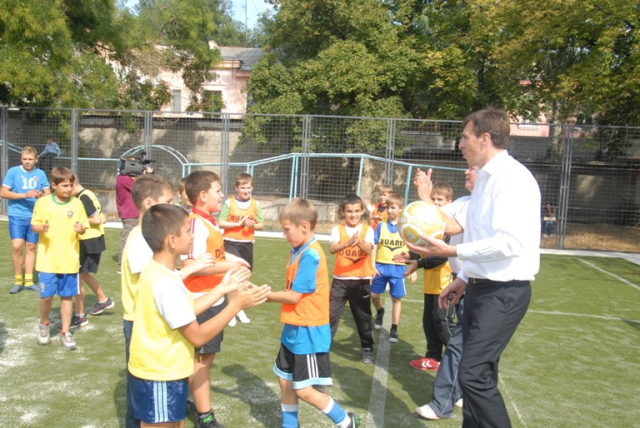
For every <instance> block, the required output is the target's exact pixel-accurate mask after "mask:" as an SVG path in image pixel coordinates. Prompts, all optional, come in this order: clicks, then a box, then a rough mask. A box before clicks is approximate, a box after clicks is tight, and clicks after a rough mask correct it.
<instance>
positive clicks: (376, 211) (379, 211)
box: [369, 184, 393, 230]
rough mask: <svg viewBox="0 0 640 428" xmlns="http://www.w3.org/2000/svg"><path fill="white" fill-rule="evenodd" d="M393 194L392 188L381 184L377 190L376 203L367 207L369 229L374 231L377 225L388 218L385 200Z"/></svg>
mask: <svg viewBox="0 0 640 428" xmlns="http://www.w3.org/2000/svg"><path fill="white" fill-rule="evenodd" d="M392 193H393V187H391V186H389V185H388V184H383V185H381V186H380V188H379V194H378V203H377V204H374V205H372V206H370V207H369V210H370V211H371V216H370V220H371V228H372V229H373V230H376V228H377V227H378V224H380V222H381V221H384V220H386V219H388V218H389V214H388V213H387V198H388V197H389V195H390V194H392Z"/></svg>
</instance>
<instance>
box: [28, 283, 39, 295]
mask: <svg viewBox="0 0 640 428" xmlns="http://www.w3.org/2000/svg"><path fill="white" fill-rule="evenodd" d="M24 289H25V290H31V291H37V292H38V293H39V292H40V286H38V285H36V284H31V285H25V286H24Z"/></svg>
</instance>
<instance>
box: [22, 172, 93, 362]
mask: <svg viewBox="0 0 640 428" xmlns="http://www.w3.org/2000/svg"><path fill="white" fill-rule="evenodd" d="M73 177H74V176H73V172H71V170H70V169H69V168H53V170H52V171H51V187H52V188H53V194H52V195H50V196H44V197H41V198H40V199H38V202H36V206H35V207H34V209H33V218H32V219H31V227H32V228H33V231H34V232H35V233H39V234H40V239H39V240H38V255H37V261H36V269H37V270H38V272H40V273H39V279H40V327H39V331H38V336H37V338H36V340H37V342H38V344H40V345H48V344H49V343H51V337H50V335H49V328H50V326H51V321H50V319H49V315H50V313H51V304H52V302H53V296H54V294H58V295H59V296H60V320H61V321H62V327H61V330H60V344H62V346H63V347H64V348H65V349H67V350H69V351H73V350H74V349H76V342H75V341H74V340H73V336H72V335H71V332H70V331H69V326H70V325H71V314H72V312H73V302H72V299H73V297H74V296H76V295H77V294H78V288H79V285H78V271H79V269H80V240H79V239H78V235H82V234H83V233H85V230H86V229H87V228H88V227H89V220H88V219H87V214H86V213H85V211H84V207H83V206H82V202H80V200H79V199H76V198H74V197H73V196H71V194H72V193H73Z"/></svg>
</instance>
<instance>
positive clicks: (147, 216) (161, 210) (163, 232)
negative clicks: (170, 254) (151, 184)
mask: <svg viewBox="0 0 640 428" xmlns="http://www.w3.org/2000/svg"><path fill="white" fill-rule="evenodd" d="M188 217H189V214H188V213H187V212H186V211H185V210H184V209H182V208H180V207H179V206H177V205H173V204H158V205H154V206H152V207H150V208H149V209H148V210H147V212H145V213H144V215H143V216H142V236H143V237H144V240H145V241H147V244H148V245H149V248H151V250H153V252H154V253H155V252H158V251H160V250H162V249H163V248H164V240H165V238H166V237H167V236H169V235H176V236H180V232H181V229H182V226H184V221H185V219H187V218H188Z"/></svg>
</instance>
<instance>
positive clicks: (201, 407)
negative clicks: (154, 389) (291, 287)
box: [182, 171, 249, 428]
mask: <svg viewBox="0 0 640 428" xmlns="http://www.w3.org/2000/svg"><path fill="white" fill-rule="evenodd" d="M185 190H186V192H187V196H188V197H189V201H191V204H192V205H193V208H192V209H191V213H190V214H189V219H190V221H191V231H192V232H193V236H194V239H193V242H192V244H191V249H190V250H189V251H188V254H187V255H186V256H183V257H182V266H184V267H188V266H189V265H190V264H191V263H193V261H194V258H196V257H199V256H201V255H203V254H207V253H209V254H210V255H211V256H213V258H214V259H215V266H211V267H208V268H206V269H203V270H202V271H200V272H198V274H196V275H193V276H191V277H189V278H187V279H185V282H184V284H185V286H186V287H187V290H189V291H190V292H192V293H194V297H196V298H197V297H199V296H201V295H203V294H204V293H207V292H209V291H210V290H213V289H214V288H215V287H217V286H218V285H219V284H220V283H221V281H222V278H223V277H224V274H225V272H228V271H230V270H232V269H234V268H237V267H240V266H244V267H246V268H248V267H249V264H248V263H247V262H245V261H244V260H242V259H241V258H239V257H235V256H233V255H231V254H229V255H226V254H225V251H224V243H223V240H222V234H221V233H220V229H219V228H218V225H217V223H216V221H215V219H214V218H213V217H212V215H213V214H215V213H218V212H220V207H221V204H222V197H223V194H222V187H221V184H220V177H219V176H218V175H217V174H216V173H215V172H211V171H195V172H192V173H191V174H189V176H188V177H187V180H186V181H185ZM224 307H225V299H224V295H221V297H220V299H219V300H217V301H214V302H212V306H211V307H210V308H208V309H207V310H206V311H205V312H203V313H202V314H200V315H198V322H199V323H204V322H205V321H207V320H209V319H211V318H214V317H215V316H216V315H218V314H219V313H220V312H221V311H222V310H223V309H224ZM223 338H224V333H223V331H222V330H220V334H219V335H216V336H215V337H213V338H211V340H210V341H209V342H207V343H205V344H204V345H202V346H198V347H197V349H196V350H195V353H196V357H195V362H194V364H195V369H194V373H193V376H192V377H191V379H190V380H189V386H190V388H191V393H192V394H193V398H194V401H195V404H196V409H197V411H198V420H197V421H196V427H197V428H214V427H221V426H222V425H220V424H219V423H218V422H217V420H216V418H215V416H214V414H213V411H212V410H211V364H213V360H214V359H215V357H216V354H217V353H219V352H220V345H221V344H222V340H223Z"/></svg>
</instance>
